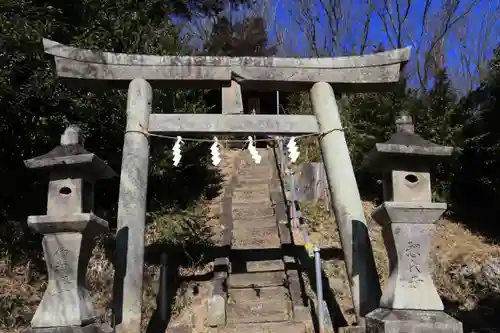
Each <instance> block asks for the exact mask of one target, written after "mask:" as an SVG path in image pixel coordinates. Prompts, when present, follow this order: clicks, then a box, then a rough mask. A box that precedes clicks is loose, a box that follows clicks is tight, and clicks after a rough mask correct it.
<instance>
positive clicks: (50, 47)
mask: <svg viewBox="0 0 500 333" xmlns="http://www.w3.org/2000/svg"><path fill="white" fill-rule="evenodd" d="M43 44H44V48H45V53H48V54H50V55H53V56H54V58H55V63H56V70H57V74H58V76H60V77H61V78H67V79H73V80H78V79H86V80H91V81H96V80H106V81H111V82H113V83H118V84H119V83H120V82H123V81H125V82H127V81H131V80H133V79H134V78H136V77H142V78H144V79H146V80H148V81H151V82H152V83H153V84H154V85H158V86H167V87H168V86H170V87H179V84H182V81H188V82H189V83H190V86H193V85H196V86H201V87H211V88H214V87H220V86H222V85H226V86H229V85H230V81H231V80H232V79H234V80H235V81H237V82H238V83H239V84H240V85H242V86H246V85H249V84H251V85H252V88H253V89H261V90H263V89H271V90H278V89H276V88H277V86H276V84H279V86H280V87H282V88H287V89H295V90H296V89H304V88H305V89H308V88H309V87H310V86H311V85H312V84H313V83H314V82H318V81H325V82H329V83H332V84H339V85H350V86H351V87H349V88H347V89H351V90H360V89H367V88H366V87H361V86H362V85H367V86H370V87H369V88H371V89H374V88H379V89H380V87H379V86H380V85H381V86H384V84H387V83H395V82H397V81H398V79H399V72H400V66H401V64H402V63H403V64H404V63H406V62H407V61H408V59H409V56H410V49H409V48H405V49H397V50H394V51H389V52H382V53H377V54H371V55H364V56H352V57H338V58H316V59H312V58H304V59H300V58H276V57H260V58H258V57H233V58H230V57H199V56H194V57H182V56H153V55H138V54H120V53H111V52H101V51H91V50H84V49H78V48H74V47H70V46H65V45H62V44H59V43H57V42H54V41H51V40H48V39H44V40H43ZM279 90H283V89H279Z"/></svg>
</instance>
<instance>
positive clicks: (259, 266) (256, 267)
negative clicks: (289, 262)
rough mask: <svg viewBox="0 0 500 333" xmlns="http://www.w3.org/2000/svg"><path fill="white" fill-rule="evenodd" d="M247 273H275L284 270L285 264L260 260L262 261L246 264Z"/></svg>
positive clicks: (277, 261) (279, 261) (278, 261)
mask: <svg viewBox="0 0 500 333" xmlns="http://www.w3.org/2000/svg"><path fill="white" fill-rule="evenodd" d="M246 266H247V267H246V269H247V272H249V273H253V272H275V271H283V270H284V269H285V264H284V263H283V260H262V261H250V262H247V263H246Z"/></svg>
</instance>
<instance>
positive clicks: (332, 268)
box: [301, 202, 500, 332]
mask: <svg viewBox="0 0 500 333" xmlns="http://www.w3.org/2000/svg"><path fill="white" fill-rule="evenodd" d="M363 206H364V209H365V215H366V218H367V221H368V222H367V223H368V227H369V234H370V240H371V244H372V247H373V253H374V258H375V262H376V265H377V269H378V273H379V279H380V283H381V285H382V286H384V283H385V280H386V279H387V277H388V273H389V272H388V268H389V267H388V259H387V253H386V249H385V246H384V243H383V240H382V234H381V228H380V226H379V225H378V224H377V223H376V222H375V221H373V219H372V218H371V212H372V211H373V209H374V205H373V204H372V203H370V202H364V203H363ZM301 208H302V213H303V216H304V217H305V218H306V219H307V220H308V224H309V229H310V230H309V231H310V234H311V239H312V241H313V242H314V243H315V244H318V245H319V246H320V247H322V248H330V247H334V248H337V249H341V245H340V239H339V236H338V232H337V230H336V225H335V219H334V218H333V217H330V216H329V214H328V213H327V212H326V209H325V206H324V205H323V204H322V203H318V204H315V205H312V204H304V205H303V206H302V207H301ZM499 256H500V246H497V245H492V244H490V243H488V242H486V241H485V239H483V238H482V237H481V236H478V235H476V234H473V233H472V232H470V231H469V230H468V229H467V228H466V227H464V226H463V225H461V224H458V223H454V222H450V221H447V220H440V221H439V223H438V226H437V232H436V236H435V239H434V251H432V254H431V257H432V262H433V265H434V272H433V278H434V282H435V284H436V287H437V289H438V291H439V293H440V295H441V297H442V298H443V300H444V301H445V306H446V307H447V312H449V313H451V314H453V315H456V316H459V317H460V314H461V313H464V312H467V311H469V312H470V311H473V310H474V309H476V308H477V307H478V302H479V301H480V300H481V299H482V298H483V297H484V296H485V293H488V292H489V291H485V290H481V288H480V287H478V285H477V283H476V280H477V279H478V278H479V277H478V276H477V275H478V274H480V272H479V270H480V267H481V266H482V265H483V264H484V263H485V262H486V260H487V259H490V258H492V257H499ZM466 266H467V267H476V268H477V269H476V271H474V272H473V275H474V274H476V276H473V277H472V278H469V279H464V278H463V277H461V274H460V272H461V270H462V269H463V268H464V267H466ZM324 270H325V273H326V274H327V276H328V278H329V282H330V287H331V288H332V289H333V290H334V293H335V296H336V299H337V302H338V303H339V305H340V307H341V309H342V311H343V313H344V316H345V317H346V319H347V320H348V322H349V323H350V324H351V323H353V322H354V320H355V317H354V310H353V308H352V301H351V294H350V291H349V286H348V282H347V275H346V270H345V264H344V262H343V261H341V260H335V259H332V260H328V261H324ZM450 303H452V304H454V307H453V308H451V307H449V306H447V305H448V304H450ZM476 310H477V309H476ZM479 312H480V311H479ZM467 320H470V321H471V322H470V323H468V326H475V325H476V324H477V325H478V326H481V325H483V323H480V322H477V323H475V321H480V320H481V319H480V318H470V316H468V317H467ZM475 332H489V331H488V330H478V331H475Z"/></svg>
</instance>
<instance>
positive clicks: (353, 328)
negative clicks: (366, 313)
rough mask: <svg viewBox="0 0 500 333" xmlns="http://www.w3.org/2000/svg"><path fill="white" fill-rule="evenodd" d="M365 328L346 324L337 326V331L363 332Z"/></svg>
mask: <svg viewBox="0 0 500 333" xmlns="http://www.w3.org/2000/svg"><path fill="white" fill-rule="evenodd" d="M365 332H366V328H365V327H364V326H347V327H339V333H365Z"/></svg>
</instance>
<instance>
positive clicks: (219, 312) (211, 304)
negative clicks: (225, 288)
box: [207, 295, 226, 327]
mask: <svg viewBox="0 0 500 333" xmlns="http://www.w3.org/2000/svg"><path fill="white" fill-rule="evenodd" d="M207 310H208V311H207V324H208V326H210V327H217V326H223V325H225V324H226V298H225V297H224V296H222V295H212V297H210V299H209V300H208V303H207Z"/></svg>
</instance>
